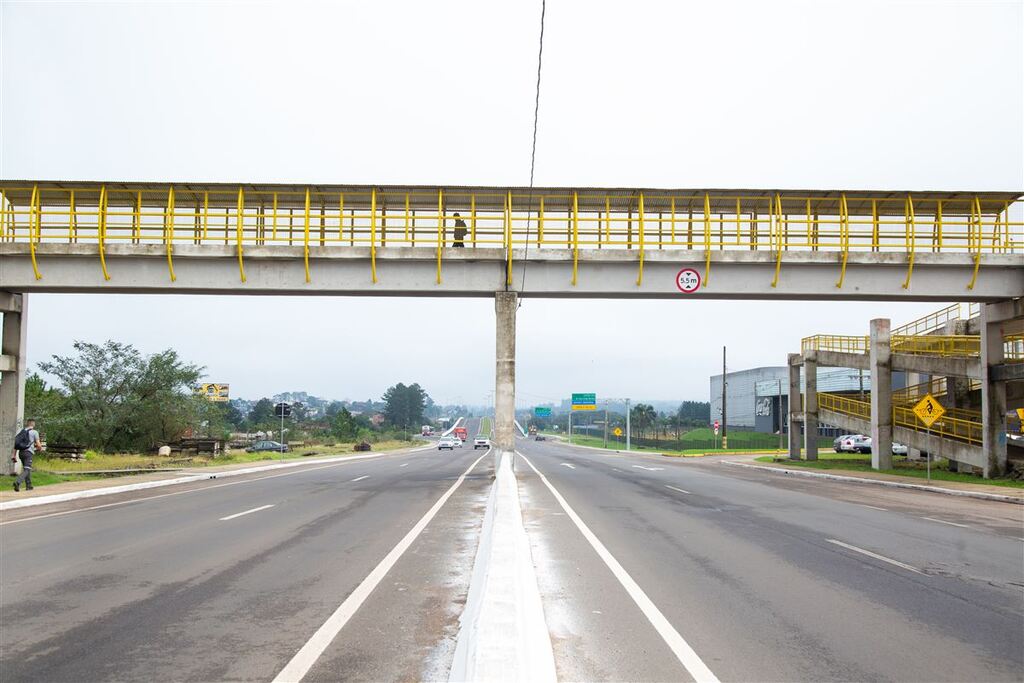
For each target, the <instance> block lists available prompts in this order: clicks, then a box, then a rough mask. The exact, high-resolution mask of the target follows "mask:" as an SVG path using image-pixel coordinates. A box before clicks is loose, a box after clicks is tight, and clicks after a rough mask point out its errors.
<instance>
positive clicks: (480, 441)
mask: <svg viewBox="0 0 1024 683" xmlns="http://www.w3.org/2000/svg"><path fill="white" fill-rule="evenodd" d="M490 447H491V440H490V439H488V438H487V437H486V436H484V435H483V434H477V435H476V438H475V439H473V450H474V451H475V450H476V449H478V448H490Z"/></svg>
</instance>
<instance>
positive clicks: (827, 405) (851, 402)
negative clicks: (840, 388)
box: [818, 393, 871, 420]
mask: <svg viewBox="0 0 1024 683" xmlns="http://www.w3.org/2000/svg"><path fill="white" fill-rule="evenodd" d="M818 409H819V410H831V411H832V412H834V413H842V414H843V415H851V416H853V417H859V418H862V419H864V420H870V419H871V402H870V401H861V400H859V399H855V398H847V397H846V396H840V395H839V394H828V393H819V394H818Z"/></svg>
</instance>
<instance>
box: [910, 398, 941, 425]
mask: <svg viewBox="0 0 1024 683" xmlns="http://www.w3.org/2000/svg"><path fill="white" fill-rule="evenodd" d="M914 414H915V415H917V419H919V420H920V421H921V422H923V423H924V426H925V427H931V426H932V424H933V423H934V422H935V421H936V420H938V419H939V418H940V417H942V416H943V415H945V414H946V409H945V408H943V407H942V404H941V403H939V402H938V401H936V400H935V397H934V396H932V395H931V394H927V395H926V396H925V397H924V398H922V399H921V400H920V402H919V403H918V404H917V405H916V406H914Z"/></svg>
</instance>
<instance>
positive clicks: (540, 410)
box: [533, 406, 551, 417]
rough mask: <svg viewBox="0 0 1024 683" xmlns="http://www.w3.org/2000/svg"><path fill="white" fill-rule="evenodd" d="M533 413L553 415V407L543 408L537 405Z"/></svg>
mask: <svg viewBox="0 0 1024 683" xmlns="http://www.w3.org/2000/svg"><path fill="white" fill-rule="evenodd" d="M533 414H534V415H536V416H537V417H551V408H542V407H541V406H537V407H536V408H534V409H533Z"/></svg>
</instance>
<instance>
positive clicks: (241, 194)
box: [224, 185, 245, 282]
mask: <svg viewBox="0 0 1024 683" xmlns="http://www.w3.org/2000/svg"><path fill="white" fill-rule="evenodd" d="M244 217H245V190H243V189H242V186H241V185H239V186H238V215H237V217H236V222H235V245H236V248H237V251H238V275H239V277H240V278H241V279H242V282H245V263H244V262H243V259H242V228H243V227H244V226H243V225H242V221H243V220H244ZM227 241H228V221H227V213H226V212H225V217H224V243H225V245H226V244H227Z"/></svg>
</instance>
